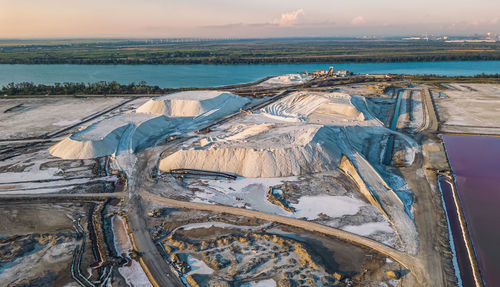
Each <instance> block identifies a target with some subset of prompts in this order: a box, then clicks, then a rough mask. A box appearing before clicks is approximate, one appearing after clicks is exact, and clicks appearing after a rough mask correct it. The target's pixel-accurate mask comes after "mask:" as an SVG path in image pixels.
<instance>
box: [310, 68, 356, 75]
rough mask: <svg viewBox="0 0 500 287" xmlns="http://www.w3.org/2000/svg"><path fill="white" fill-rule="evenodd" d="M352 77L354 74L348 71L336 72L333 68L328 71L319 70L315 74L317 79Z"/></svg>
mask: <svg viewBox="0 0 500 287" xmlns="http://www.w3.org/2000/svg"><path fill="white" fill-rule="evenodd" d="M352 75H353V73H351V72H349V71H348V70H335V69H333V67H330V69H328V70H317V71H314V73H313V76H314V77H316V78H344V77H348V76H352Z"/></svg>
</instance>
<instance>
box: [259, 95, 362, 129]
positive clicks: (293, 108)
mask: <svg viewBox="0 0 500 287" xmlns="http://www.w3.org/2000/svg"><path fill="white" fill-rule="evenodd" d="M261 113H262V114H263V115H265V116H267V117H269V118H272V119H276V120H281V121H288V122H299V121H307V119H308V117H309V116H310V115H311V114H313V113H317V114H327V115H331V116H336V117H343V118H349V119H353V120H356V121H363V120H364V119H365V116H364V114H363V113H362V112H360V111H359V110H358V109H357V108H356V107H355V106H354V105H353V103H352V102H351V96H349V95H347V94H342V93H321V94H318V93H303V92H296V93H293V94H291V95H289V96H287V97H285V98H283V99H281V100H279V101H277V102H275V103H273V104H270V105H268V106H266V107H265V108H262V109H261Z"/></svg>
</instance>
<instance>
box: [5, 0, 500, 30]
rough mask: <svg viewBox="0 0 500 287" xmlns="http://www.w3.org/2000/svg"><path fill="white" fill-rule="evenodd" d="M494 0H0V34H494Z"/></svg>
mask: <svg viewBox="0 0 500 287" xmlns="http://www.w3.org/2000/svg"><path fill="white" fill-rule="evenodd" d="M499 11H500V0H474V1H472V0H377V1H375V0H343V1H340V0H309V1H305V0H301V1H299V0H176V1H174V0H0V38H109V37H116V38H122V37H128V38H152V37H155V38H177V37H201V38H268V37H330V36H400V35H423V34H426V33H429V34H434V35H470V34H474V33H479V34H483V33H487V32H491V33H493V34H500V13H499Z"/></svg>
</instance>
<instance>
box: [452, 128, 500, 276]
mask: <svg viewBox="0 0 500 287" xmlns="http://www.w3.org/2000/svg"><path fill="white" fill-rule="evenodd" d="M442 138H443V140H444V143H445V146H446V151H447V154H448V159H449V161H450V164H451V168H452V169H453V174H454V176H455V182H456V186H457V190H458V194H459V197H460V201H461V205H462V209H463V211H464V213H465V217H466V220H467V227H468V230H469V234H470V236H471V238H472V243H473V245H474V249H475V253H476V256H477V259H478V263H479V268H480V271H481V275H482V278H483V280H484V282H485V283H486V286H500V260H499V258H500V137H487V136H463V135H443V136H442ZM459 260H460V259H459ZM464 286H465V285H464Z"/></svg>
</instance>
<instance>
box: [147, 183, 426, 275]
mask: <svg viewBox="0 0 500 287" xmlns="http://www.w3.org/2000/svg"><path fill="white" fill-rule="evenodd" d="M139 194H140V196H141V197H143V198H144V199H145V200H149V201H152V202H155V203H159V204H164V205H166V206H170V207H179V208H188V209H196V210H205V211H212V212H219V213H228V214H234V215H239V216H246V217H252V218H258V219H263V220H267V221H273V222H279V223H282V224H286V225H291V226H295V227H299V228H304V229H307V230H313V231H317V232H321V233H323V234H327V235H331V236H335V237H338V238H341V239H344V240H347V241H350V242H353V243H355V244H359V245H362V246H365V247H369V248H371V249H374V250H376V251H378V252H380V253H382V254H385V255H387V256H389V257H391V258H392V259H394V260H396V261H397V262H399V263H400V264H401V265H403V266H404V267H405V268H407V269H408V270H410V271H411V272H412V273H413V275H414V276H415V277H416V279H417V281H419V282H421V281H422V280H423V278H424V273H423V271H424V270H423V267H422V266H421V264H420V262H419V261H418V260H416V259H415V258H414V257H413V256H411V255H408V254H406V253H404V252H400V251H398V250H396V249H393V248H391V247H389V246H387V245H385V244H382V243H380V242H377V241H375V240H372V239H369V238H366V237H363V236H359V235H356V234H352V233H349V232H346V231H343V230H340V229H336V228H333V227H328V226H325V225H321V224H317V223H313V222H309V221H305V220H300V219H295V218H290V217H285V216H279V215H275V214H269V213H264V212H260V211H256V210H249V209H244V208H237V207H230V206H220V205H213V204H204V203H195V202H187V201H179V200H173V199H169V198H165V197H161V196H157V195H154V194H152V193H149V192H147V191H145V190H144V189H140V191H139Z"/></svg>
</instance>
